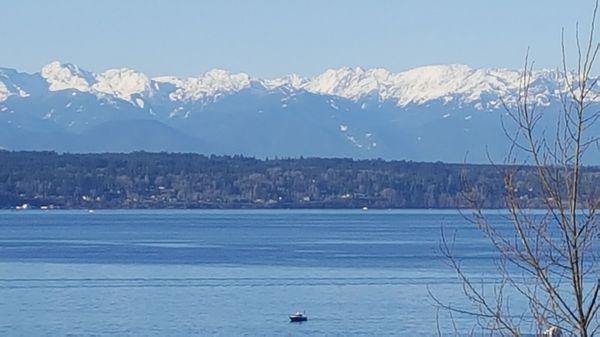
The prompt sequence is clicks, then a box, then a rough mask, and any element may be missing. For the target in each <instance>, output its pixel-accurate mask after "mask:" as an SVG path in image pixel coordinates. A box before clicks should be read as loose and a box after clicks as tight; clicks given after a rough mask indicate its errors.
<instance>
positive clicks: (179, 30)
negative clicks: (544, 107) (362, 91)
mask: <svg viewBox="0 0 600 337" xmlns="http://www.w3.org/2000/svg"><path fill="white" fill-rule="evenodd" d="M592 9H593V0H569V1H566V0H563V1H558V0H557V1H554V0H502V1H497V0H437V1H432V0H369V1H367V0H363V1H352V0H303V1H294V0H287V1H286V0H280V1H276V0H272V1H259V0H256V1H254V0H240V1H231V0H214V1H209V0H206V1H199V0H197V1H192V0H188V1H184V0H179V1H177V0H170V1H157V0H101V1H91V0H71V1H65V0H61V1H59V0H53V1H46V0H38V1H32V0H19V1H12V0H0V67H9V68H17V69H20V70H23V71H27V72H35V71H39V69H40V68H41V67H42V66H43V65H44V64H46V63H48V62H50V61H52V60H60V61H63V62H72V63H75V64H78V65H80V66H81V67H83V68H85V69H88V70H92V71H96V72H99V71H103V70H105V69H107V68H112V67H123V66H127V67H131V68H134V69H137V70H140V71H143V72H145V73H147V74H149V75H152V76H157V75H177V76H194V75H197V74H200V73H202V72H204V71H206V70H209V69H212V68H215V67H218V68H224V69H228V70H231V71H236V72H237V71H243V72H247V73H249V74H251V75H254V76H260V77H274V76H279V75H283V74H288V73H292V72H296V73H298V74H300V75H303V76H312V75H315V74H317V73H320V72H322V71H323V70H325V69H327V68H336V67H340V66H351V67H354V66H361V67H365V68H370V67H384V68H387V69H389V70H391V71H402V70H406V69H409V68H413V67H416V66H421V65H429V64H446V63H464V64H468V65H470V66H473V67H508V68H518V67H519V66H520V65H521V63H522V61H523V57H524V53H525V51H526V49H527V47H528V46H530V48H531V54H532V56H533V58H535V60H536V64H537V65H538V66H539V67H555V66H557V65H558V64H559V61H560V53H559V52H560V31H561V28H562V27H565V28H566V32H567V34H568V36H572V35H573V34H574V26H575V22H576V21H580V22H582V24H583V23H588V22H589V20H590V17H591V12H592Z"/></svg>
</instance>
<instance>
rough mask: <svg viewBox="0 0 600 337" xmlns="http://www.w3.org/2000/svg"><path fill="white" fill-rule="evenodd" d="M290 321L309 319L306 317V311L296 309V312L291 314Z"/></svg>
mask: <svg viewBox="0 0 600 337" xmlns="http://www.w3.org/2000/svg"><path fill="white" fill-rule="evenodd" d="M290 321H292V322H306V321H308V317H306V315H305V313H304V312H300V311H296V312H295V313H293V314H291V315H290Z"/></svg>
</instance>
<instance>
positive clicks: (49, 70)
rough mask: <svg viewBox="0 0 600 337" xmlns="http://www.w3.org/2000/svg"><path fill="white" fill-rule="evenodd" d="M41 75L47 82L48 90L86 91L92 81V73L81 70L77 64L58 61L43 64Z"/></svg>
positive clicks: (88, 89)
mask: <svg viewBox="0 0 600 337" xmlns="http://www.w3.org/2000/svg"><path fill="white" fill-rule="evenodd" d="M41 75H42V77H43V78H44V79H45V80H46V81H47V82H48V84H49V87H48V90H50V91H60V90H67V89H73V90H78V91H82V92H88V91H90V86H91V84H92V83H91V82H92V81H94V76H93V75H92V74H90V73H88V72H84V71H82V70H81V69H79V67H78V66H76V65H74V64H69V63H65V64H62V63H60V62H58V61H54V62H51V63H49V64H47V65H45V66H44V67H43V68H42V71H41Z"/></svg>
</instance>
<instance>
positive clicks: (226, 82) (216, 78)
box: [153, 69, 250, 101]
mask: <svg viewBox="0 0 600 337" xmlns="http://www.w3.org/2000/svg"><path fill="white" fill-rule="evenodd" d="M153 80H154V81H156V82H159V83H170V84H172V85H174V86H175V88H176V89H175V91H173V92H172V93H170V95H169V98H170V99H171V100H172V101H197V100H204V99H206V98H209V97H213V98H216V97H218V96H219V95H222V94H226V93H231V92H237V91H240V90H242V89H244V88H247V87H248V86H249V85H250V76H248V75H247V74H244V73H239V74H231V73H230V72H228V71H226V70H222V69H213V70H211V71H208V72H206V73H204V74H202V75H200V76H198V77H191V78H188V79H179V78H176V77H171V76H165V77H156V78H154V79H153Z"/></svg>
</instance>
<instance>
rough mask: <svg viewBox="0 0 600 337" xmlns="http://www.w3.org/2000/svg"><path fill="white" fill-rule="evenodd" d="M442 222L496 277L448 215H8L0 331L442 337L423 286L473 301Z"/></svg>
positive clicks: (463, 253)
mask: <svg viewBox="0 0 600 337" xmlns="http://www.w3.org/2000/svg"><path fill="white" fill-rule="evenodd" d="M491 217H492V219H494V220H495V221H497V222H498V223H502V222H504V220H503V219H502V217H501V216H499V215H491ZM442 226H443V227H444V228H445V231H446V232H447V233H454V231H457V233H458V235H457V239H456V243H455V252H456V254H457V255H458V256H459V257H460V258H461V259H462V260H463V261H464V264H465V267H466V268H467V269H468V271H469V272H470V273H473V274H478V275H479V274H480V275H483V276H482V278H481V279H482V280H490V279H492V280H493V278H491V277H490V272H491V271H492V270H493V269H492V268H493V256H494V254H493V250H492V249H491V248H490V246H489V244H488V243H487V242H486V241H485V239H483V238H482V237H481V235H480V234H479V233H478V232H477V231H476V230H474V229H473V226H472V225H471V224H469V223H468V222H466V221H465V220H464V218H463V217H462V216H461V215H460V214H458V213H456V212H453V211H368V212H363V211H314V210H312V211H175V210H169V211H96V212H95V213H87V212H84V211H69V212H65V211H49V212H37V211H27V212H13V211H4V212H0V231H1V233H2V237H1V239H0V335H2V336H4V335H6V336H67V335H69V336H106V335H115V336H193V335H195V336H212V335H216V336H308V335H314V336H367V335H372V336H398V335H402V336H434V335H436V334H437V332H436V330H437V328H436V324H437V323H439V324H440V325H441V326H442V329H444V327H447V326H448V319H447V318H446V317H445V316H444V315H443V314H442V315H441V316H440V318H439V319H436V309H435V307H434V305H433V301H432V299H431V296H430V295H429V293H428V288H429V289H430V290H431V292H432V293H434V294H436V295H438V296H439V297H440V298H441V299H444V300H446V301H451V302H453V303H459V304H460V303H464V297H463V295H462V294H461V292H460V287H459V284H458V282H457V278H456V275H455V274H454V272H453V271H452V270H451V269H450V268H449V267H448V266H447V264H446V263H445V261H444V259H443V258H442V257H441V256H440V252H439V249H438V245H439V241H440V229H441V228H442ZM296 310H305V311H306V313H307V314H308V316H309V321H308V322H305V323H301V324H297V323H289V320H288V318H287V315H288V314H289V313H291V312H293V311H296ZM465 322H466V321H464V320H462V318H458V323H465ZM464 325H465V326H466V325H467V324H464Z"/></svg>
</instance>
